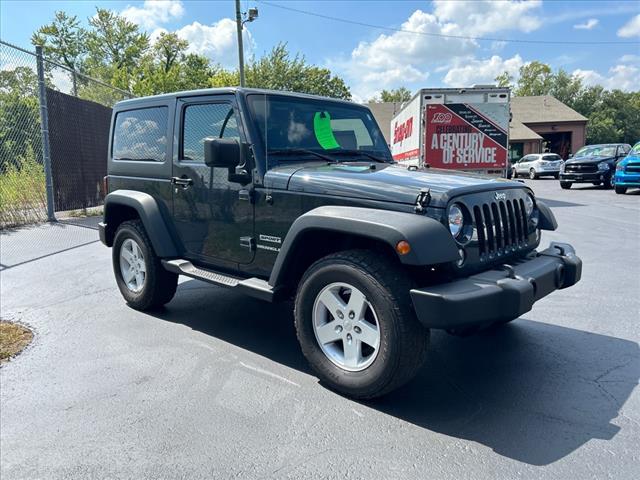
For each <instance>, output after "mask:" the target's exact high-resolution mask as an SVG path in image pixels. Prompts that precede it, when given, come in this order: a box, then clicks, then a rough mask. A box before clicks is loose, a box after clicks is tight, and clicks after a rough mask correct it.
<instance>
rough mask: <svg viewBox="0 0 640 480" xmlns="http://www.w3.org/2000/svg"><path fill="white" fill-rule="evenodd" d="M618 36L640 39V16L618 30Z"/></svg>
mask: <svg viewBox="0 0 640 480" xmlns="http://www.w3.org/2000/svg"><path fill="white" fill-rule="evenodd" d="M618 36H619V37H624V38H631V37H640V14H638V15H636V16H635V17H633V18H632V19H631V20H629V21H628V22H627V23H625V24H624V25H623V26H622V27H621V28H620V30H618Z"/></svg>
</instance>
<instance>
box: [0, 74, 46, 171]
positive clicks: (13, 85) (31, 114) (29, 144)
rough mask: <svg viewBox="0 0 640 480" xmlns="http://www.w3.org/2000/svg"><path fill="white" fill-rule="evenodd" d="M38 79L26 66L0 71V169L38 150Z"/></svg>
mask: <svg viewBox="0 0 640 480" xmlns="http://www.w3.org/2000/svg"><path fill="white" fill-rule="evenodd" d="M40 144H41V143H40V112H39V104H38V77H37V76H36V73H35V72H34V71H33V70H32V69H31V68H29V67H16V68H14V69H13V70H0V160H2V165H0V170H4V169H5V168H6V167H7V165H5V162H8V163H11V162H14V161H16V160H17V159H19V158H21V157H25V156H26V155H27V152H29V151H31V152H38V151H40Z"/></svg>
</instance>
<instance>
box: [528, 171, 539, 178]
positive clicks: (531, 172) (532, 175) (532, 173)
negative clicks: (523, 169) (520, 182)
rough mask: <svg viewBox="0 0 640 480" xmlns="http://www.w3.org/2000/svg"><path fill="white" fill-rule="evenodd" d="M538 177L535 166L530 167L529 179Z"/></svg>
mask: <svg viewBox="0 0 640 480" xmlns="http://www.w3.org/2000/svg"><path fill="white" fill-rule="evenodd" d="M536 178H538V174H537V173H536V171H535V170H534V169H533V168H531V169H529V180H535V179H536Z"/></svg>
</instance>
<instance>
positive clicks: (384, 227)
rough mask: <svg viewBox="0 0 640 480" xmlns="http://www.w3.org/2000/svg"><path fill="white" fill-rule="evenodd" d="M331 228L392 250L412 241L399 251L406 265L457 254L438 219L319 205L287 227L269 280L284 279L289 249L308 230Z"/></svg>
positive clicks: (275, 282) (442, 260) (276, 282)
mask: <svg viewBox="0 0 640 480" xmlns="http://www.w3.org/2000/svg"><path fill="white" fill-rule="evenodd" d="M313 230H317V231H331V232H334V233H336V232H337V233H344V234H349V235H354V234H355V235H358V236H361V237H365V238H370V239H374V240H378V241H382V242H384V243H386V244H387V245H389V246H390V247H391V248H392V249H393V251H394V252H395V247H396V245H397V244H398V242H400V241H402V240H405V241H407V242H409V244H410V245H411V251H410V252H409V253H408V254H406V255H399V254H397V255H398V258H399V260H400V262H402V263H403V264H405V265H434V264H438V263H445V262H452V261H455V260H457V259H458V258H459V256H458V247H457V245H456V242H455V240H454V239H453V237H452V236H451V233H450V232H449V230H448V229H447V228H446V227H445V226H444V225H443V224H442V223H440V222H439V221H438V220H436V219H434V218H431V217H427V216H424V215H417V214H415V213H406V212H395V211H389V210H384V211H383V210H378V209H374V208H361V207H345V206H322V207H318V208H315V209H313V210H310V211H308V212H307V213H305V214H303V215H301V216H300V217H298V218H297V219H296V220H295V221H294V222H293V224H292V225H291V228H290V229H289V231H288V233H287V235H286V237H285V239H284V242H283V243H282V247H281V248H280V252H279V253H278V256H277V258H276V261H275V264H274V266H273V270H272V272H271V276H270V277H269V284H270V285H272V286H277V285H280V284H282V283H284V280H285V276H286V272H287V270H288V267H289V266H290V264H291V263H292V262H295V259H294V258H291V257H292V255H289V253H290V252H293V251H295V246H296V243H297V242H298V241H300V239H301V237H302V236H303V235H302V234H303V233H306V232H309V231H313Z"/></svg>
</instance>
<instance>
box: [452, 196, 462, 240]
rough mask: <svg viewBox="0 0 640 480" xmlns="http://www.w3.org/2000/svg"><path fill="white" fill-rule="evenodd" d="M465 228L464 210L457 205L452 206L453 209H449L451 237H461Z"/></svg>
mask: <svg viewBox="0 0 640 480" xmlns="http://www.w3.org/2000/svg"><path fill="white" fill-rule="evenodd" d="M463 226H464V216H463V215H462V210H461V209H460V207H459V206H458V205H456V204H453V205H451V207H449V230H450V231H451V235H453V236H454V237H457V236H458V235H460V232H462V227H463Z"/></svg>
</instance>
